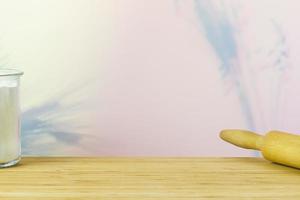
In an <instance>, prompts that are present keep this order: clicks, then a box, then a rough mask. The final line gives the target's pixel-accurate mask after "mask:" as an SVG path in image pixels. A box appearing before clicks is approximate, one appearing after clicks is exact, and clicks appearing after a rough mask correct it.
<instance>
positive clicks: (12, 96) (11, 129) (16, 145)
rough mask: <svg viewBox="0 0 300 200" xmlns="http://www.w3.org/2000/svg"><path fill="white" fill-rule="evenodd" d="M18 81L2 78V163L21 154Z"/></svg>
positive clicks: (0, 121) (0, 135)
mask: <svg viewBox="0 0 300 200" xmlns="http://www.w3.org/2000/svg"><path fill="white" fill-rule="evenodd" d="M18 101H19V98H18V87H17V81H15V80H14V81H7V80H6V81H3V80H0V164H1V163H6V162H9V161H12V160H14V159H17V158H18V157H19V156H20V150H21V149H20V137H19V127H20V125H19V124H20V123H19V102H18Z"/></svg>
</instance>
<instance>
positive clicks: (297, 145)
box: [220, 130, 300, 169]
mask: <svg viewBox="0 0 300 200" xmlns="http://www.w3.org/2000/svg"><path fill="white" fill-rule="evenodd" d="M220 137H221V138H222V139H223V140H225V141H227V142H229V143H231V144H234V145H236V146H239V147H242V148H246V149H255V150H260V151H261V152H262V155H263V156H264V158H265V159H267V160H270V161H272V162H274V163H279V164H283V165H287V166H290V167H295V168H299V169H300V136H299V135H294V134H290V133H284V132H280V131H270V132H268V133H267V134H266V135H265V136H262V135H258V134H256V133H254V132H251V131H246V130H223V131H221V133H220Z"/></svg>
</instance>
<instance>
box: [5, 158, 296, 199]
mask: <svg viewBox="0 0 300 200" xmlns="http://www.w3.org/2000/svg"><path fill="white" fill-rule="evenodd" d="M0 199H5V200H10V199H13V200H17V199H22V200H29V199H30V200H35V199H41V200H44V199H53V200H54V199H70V200H71V199H72V200H83V199H85V200H94V199H97V200H101V199H105V200H106V199H120V200H125V199H126V200H127V199H130V200H135V199H139V200H144V199H145V200H150V199H160V200H165V199H167V200H168V199H300V170H297V169H293V168H289V167H285V166H281V165H276V164H273V163H270V162H268V161H265V160H263V159H260V158H109V157H107V158H86V157H25V158H23V159H22V161H21V163H20V164H19V165H17V166H15V167H11V168H5V169H0Z"/></svg>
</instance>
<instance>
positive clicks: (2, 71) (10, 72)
mask: <svg viewBox="0 0 300 200" xmlns="http://www.w3.org/2000/svg"><path fill="white" fill-rule="evenodd" d="M23 74H24V72H22V71H19V70H16V69H7V68H0V76H21V75H23Z"/></svg>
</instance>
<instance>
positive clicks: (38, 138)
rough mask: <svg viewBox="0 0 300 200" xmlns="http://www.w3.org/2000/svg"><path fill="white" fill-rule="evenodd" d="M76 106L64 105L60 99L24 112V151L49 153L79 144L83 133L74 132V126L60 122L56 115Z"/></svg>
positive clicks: (27, 152)
mask: <svg viewBox="0 0 300 200" xmlns="http://www.w3.org/2000/svg"><path fill="white" fill-rule="evenodd" d="M74 109H76V106H67V107H66V106H63V105H62V104H61V103H59V100H58V99H54V100H51V101H48V102H46V103H44V104H42V105H40V106H37V107H33V108H30V109H29V110H27V111H25V112H23V113H22V126H21V127H22V128H21V133H22V153H23V154H47V153H48V152H51V153H53V152H57V151H58V150H59V148H61V147H64V146H70V145H71V146H73V145H77V144H78V143H79V141H80V138H81V133H79V132H73V131H70V130H72V128H73V127H72V126H71V125H69V126H68V124H67V123H65V122H64V123H62V122H58V121H57V120H55V119H56V117H53V118H51V117H49V116H57V117H59V115H60V113H63V112H64V111H65V110H68V111H70V110H74Z"/></svg>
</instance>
